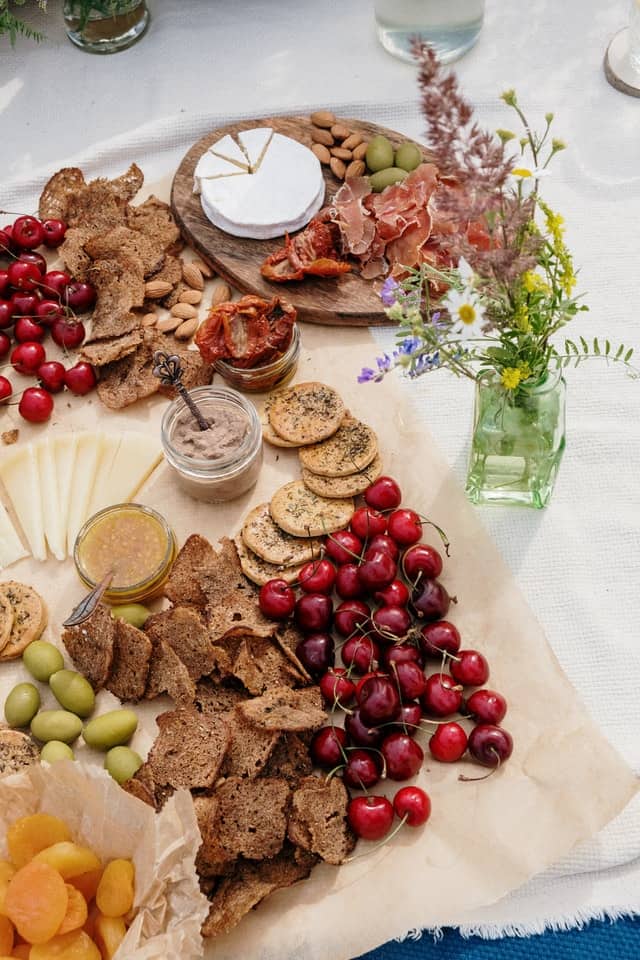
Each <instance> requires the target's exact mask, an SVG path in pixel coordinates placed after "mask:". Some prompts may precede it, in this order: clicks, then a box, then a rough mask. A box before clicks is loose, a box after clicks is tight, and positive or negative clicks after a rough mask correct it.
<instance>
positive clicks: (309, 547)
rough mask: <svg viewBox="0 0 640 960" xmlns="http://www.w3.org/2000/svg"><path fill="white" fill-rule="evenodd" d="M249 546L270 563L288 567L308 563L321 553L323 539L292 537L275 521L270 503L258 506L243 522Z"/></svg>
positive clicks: (246, 541) (245, 538) (243, 529)
mask: <svg viewBox="0 0 640 960" xmlns="http://www.w3.org/2000/svg"><path fill="white" fill-rule="evenodd" d="M242 539H243V540H244V542H245V544H246V546H247V547H248V548H249V549H250V550H253V552H254V553H257V554H258V556H259V557H262V559H263V560H266V561H267V563H273V564H280V565H282V566H285V567H289V566H293V564H299V563H306V562H307V561H308V560H313V559H314V558H317V557H319V556H320V550H321V547H322V541H320V540H314V539H312V538H309V537H292V536H291V534H288V533H285V531H284V530H283V529H282V528H281V527H279V526H278V524H277V523H274V521H273V518H272V517H271V514H270V512H269V504H268V503H261V504H259V506H257V507H254V508H253V510H251V512H250V513H248V514H247V517H246V519H245V521H244V523H243V524H242Z"/></svg>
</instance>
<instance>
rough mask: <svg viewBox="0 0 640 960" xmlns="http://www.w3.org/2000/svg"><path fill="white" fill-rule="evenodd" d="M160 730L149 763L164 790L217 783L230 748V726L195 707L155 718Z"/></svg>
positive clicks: (208, 785)
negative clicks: (203, 714) (166, 787)
mask: <svg viewBox="0 0 640 960" xmlns="http://www.w3.org/2000/svg"><path fill="white" fill-rule="evenodd" d="M156 723H157V725H158V728H159V731H160V732H159V733H158V736H157V737H156V739H155V742H154V744H153V746H152V747H151V750H150V751H149V757H148V760H147V763H148V764H149V767H150V769H151V774H152V776H153V780H154V782H155V783H156V784H159V785H162V786H168V787H173V788H174V789H178V788H179V787H186V788H187V789H189V788H196V789H203V788H207V787H211V786H213V784H214V783H215V781H216V779H217V777H218V773H219V771H220V767H221V766H222V761H223V759H224V755H225V752H226V749H227V747H228V745H229V736H230V730H229V724H228V723H227V721H226V720H225V719H224V718H223V717H215V716H213V715H209V716H207V717H206V718H205V717H203V716H202V714H201V713H199V711H198V710H196V709H195V707H193V706H191V707H178V708H177V709H176V710H170V711H168V712H167V713H161V714H160V716H159V717H156Z"/></svg>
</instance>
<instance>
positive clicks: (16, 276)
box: [7, 260, 41, 290]
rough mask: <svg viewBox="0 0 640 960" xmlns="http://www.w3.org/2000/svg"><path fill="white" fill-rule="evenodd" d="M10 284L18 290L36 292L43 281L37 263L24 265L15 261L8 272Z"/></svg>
mask: <svg viewBox="0 0 640 960" xmlns="http://www.w3.org/2000/svg"><path fill="white" fill-rule="evenodd" d="M7 273H8V275H9V283H10V284H11V286H12V287H14V288H15V289H16V290H35V289H36V287H37V286H38V283H39V281H40V279H41V277H40V271H39V270H38V268H37V267H36V265H35V263H23V262H21V261H20V260H14V261H13V262H12V263H10V264H9V268H8V270H7Z"/></svg>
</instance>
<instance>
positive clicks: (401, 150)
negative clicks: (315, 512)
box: [395, 143, 422, 173]
mask: <svg viewBox="0 0 640 960" xmlns="http://www.w3.org/2000/svg"><path fill="white" fill-rule="evenodd" d="M421 163H422V151H421V150H420V147H417V146H416V145H415V143H403V144H402V146H400V147H398V149H397V150H396V159H395V165H396V167H400V168H401V169H402V170H406V171H407V172H408V173H410V172H411V171H412V170H415V168H416V167H417V166H419V165H420V164H421Z"/></svg>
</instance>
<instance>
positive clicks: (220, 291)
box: [211, 280, 231, 307]
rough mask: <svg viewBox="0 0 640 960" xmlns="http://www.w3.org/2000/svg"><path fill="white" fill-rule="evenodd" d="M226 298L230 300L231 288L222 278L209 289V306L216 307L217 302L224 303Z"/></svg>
mask: <svg viewBox="0 0 640 960" xmlns="http://www.w3.org/2000/svg"><path fill="white" fill-rule="evenodd" d="M227 300H231V290H230V289H229V285H228V284H226V283H225V282H224V280H222V281H221V282H220V283H217V284H216V285H215V287H214V288H213V290H212V291H211V306H212V307H217V306H218V304H219V303H226V302H227Z"/></svg>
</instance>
